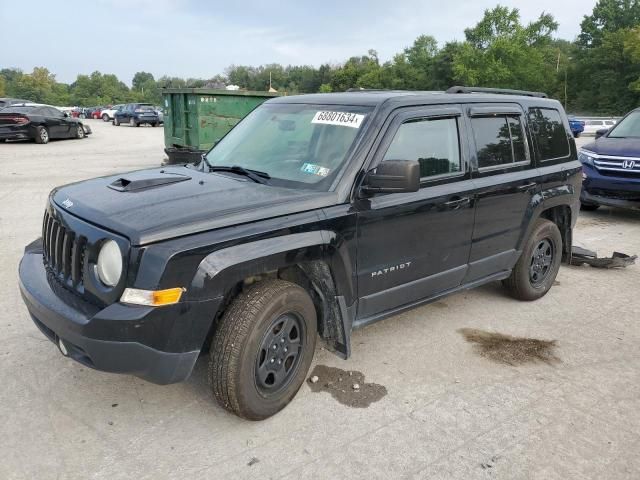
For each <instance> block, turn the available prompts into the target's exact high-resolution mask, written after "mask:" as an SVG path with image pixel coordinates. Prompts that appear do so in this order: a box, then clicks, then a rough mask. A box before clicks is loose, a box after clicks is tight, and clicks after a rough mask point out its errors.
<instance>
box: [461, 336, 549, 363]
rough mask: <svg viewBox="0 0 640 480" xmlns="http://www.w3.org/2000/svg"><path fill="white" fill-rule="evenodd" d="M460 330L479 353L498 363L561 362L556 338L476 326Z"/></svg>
mask: <svg viewBox="0 0 640 480" xmlns="http://www.w3.org/2000/svg"><path fill="white" fill-rule="evenodd" d="M458 332H459V333H460V334H462V336H463V337H464V338H465V340H466V341H467V342H469V343H473V344H474V347H475V350H476V352H477V353H478V354H479V355H481V356H483V357H485V358H488V359H489V360H492V361H494V362H496V363H503V364H506V365H512V366H515V365H523V364H525V363H536V362H542V363H546V364H549V365H551V364H554V363H558V362H560V358H558V357H557V356H556V354H555V348H556V341H555V340H538V339H536V338H524V337H512V336H510V335H503V334H501V333H496V332H485V331H483V330H476V329H475V328H461V329H460V330H458Z"/></svg>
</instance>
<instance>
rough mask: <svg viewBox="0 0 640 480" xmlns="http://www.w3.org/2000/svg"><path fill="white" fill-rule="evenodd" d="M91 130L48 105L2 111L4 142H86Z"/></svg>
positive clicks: (0, 136)
mask: <svg viewBox="0 0 640 480" xmlns="http://www.w3.org/2000/svg"><path fill="white" fill-rule="evenodd" d="M90 133H91V128H89V126H88V125H84V124H83V123H82V121H81V120H79V119H77V118H71V117H69V115H67V114H66V113H63V112H61V111H60V110H58V109H57V108H55V107H50V106H48V105H35V104H32V105H25V104H23V105H12V106H10V107H7V108H3V109H2V110H0V142H4V141H5V140H26V139H32V140H35V141H36V143H48V142H49V140H50V139H54V138H84V137H85V136H86V135H88V134H90Z"/></svg>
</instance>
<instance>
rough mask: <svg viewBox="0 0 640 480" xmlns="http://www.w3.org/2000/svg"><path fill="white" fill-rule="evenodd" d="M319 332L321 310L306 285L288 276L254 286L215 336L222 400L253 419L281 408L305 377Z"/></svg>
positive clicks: (216, 388) (213, 377)
mask: <svg viewBox="0 0 640 480" xmlns="http://www.w3.org/2000/svg"><path fill="white" fill-rule="evenodd" d="M292 325H293V326H292ZM296 335H297V336H296ZM316 335H317V320H316V310H315V307H314V305H313V301H312V300H311V298H310V297H309V295H308V294H307V292H306V291H305V290H304V289H303V288H301V287H299V286H298V285H295V284H293V283H290V282H286V281H284V280H268V281H264V282H260V283H257V284H254V285H252V286H250V287H249V288H248V289H246V290H245V291H244V292H243V293H241V294H240V295H238V297H237V298H236V299H235V300H234V301H233V302H231V305H229V307H228V308H227V310H226V312H225V313H224V315H223V316H222V318H221V319H220V323H219V324H218V326H217V329H216V333H215V335H214V337H213V340H212V342H211V350H210V352H209V371H208V372H209V373H208V377H209V385H210V386H211V389H212V391H213V395H214V396H215V398H216V400H217V401H218V402H219V403H220V405H222V406H223V407H224V408H226V409H227V410H229V411H230V412H233V413H235V414H236V415H238V416H240V417H242V418H246V419H248V420H263V419H265V418H267V417H270V416H271V415H274V414H276V413H277V412H279V411H280V410H282V409H283V408H284V407H285V406H286V405H287V404H288V403H289V402H290V401H291V400H292V399H293V397H294V396H295V394H296V393H297V391H298V390H299V389H300V387H301V386H302V384H303V383H304V380H305V377H306V375H307V372H308V370H309V366H310V365H311V361H312V360H313V354H314V350H315V345H316ZM272 349H273V350H272ZM290 359H292V360H290ZM287 365H288V367H287ZM270 378H271V380H269V379H270Z"/></svg>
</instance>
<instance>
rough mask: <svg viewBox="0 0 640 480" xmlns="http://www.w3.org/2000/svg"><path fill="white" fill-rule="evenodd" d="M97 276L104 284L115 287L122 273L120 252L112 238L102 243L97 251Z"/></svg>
mask: <svg viewBox="0 0 640 480" xmlns="http://www.w3.org/2000/svg"><path fill="white" fill-rule="evenodd" d="M97 267H98V277H99V278H100V280H101V281H102V283H104V284H105V285H107V286H109V287H115V286H116V285H117V284H118V282H119V281H120V276H121V275H122V252H120V247H119V246H118V244H117V243H116V242H114V241H113V240H107V241H106V242H104V243H103V244H102V248H101V249H100V253H98V264H97Z"/></svg>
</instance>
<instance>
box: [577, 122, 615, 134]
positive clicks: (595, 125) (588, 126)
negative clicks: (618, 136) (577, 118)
mask: <svg viewBox="0 0 640 480" xmlns="http://www.w3.org/2000/svg"><path fill="white" fill-rule="evenodd" d="M584 122H585V126H584V132H583V133H584V134H585V135H595V134H596V132H597V131H598V130H602V129H603V128H611V127H613V126H614V125H615V124H616V121H615V120H613V119H609V120H605V119H602V120H585V121H584Z"/></svg>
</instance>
